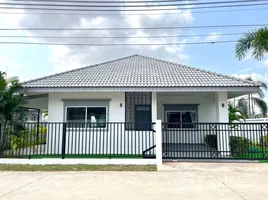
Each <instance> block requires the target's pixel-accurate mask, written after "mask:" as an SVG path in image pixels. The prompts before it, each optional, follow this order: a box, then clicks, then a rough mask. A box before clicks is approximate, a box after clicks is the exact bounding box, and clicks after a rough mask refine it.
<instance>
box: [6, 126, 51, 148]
mask: <svg viewBox="0 0 268 200" xmlns="http://www.w3.org/2000/svg"><path fill="white" fill-rule="evenodd" d="M46 134H47V128H46V127H43V126H40V127H39V132H38V134H37V131H36V128H34V129H33V130H29V129H24V130H20V131H19V132H18V133H17V134H11V135H9V136H8V139H9V141H10V145H11V150H15V149H20V148H25V147H33V146H35V145H38V144H46Z"/></svg>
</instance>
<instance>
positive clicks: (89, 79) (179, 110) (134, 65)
mask: <svg viewBox="0 0 268 200" xmlns="http://www.w3.org/2000/svg"><path fill="white" fill-rule="evenodd" d="M23 86H24V87H25V88H26V89H27V94H28V102H27V106H28V107H32V108H39V109H48V111H49V112H48V121H49V122H55V123H56V122H67V123H74V122H79V123H84V124H90V126H89V127H88V126H87V125H81V126H80V125H79V126H78V125H70V124H69V125H67V131H69V132H68V133H69V134H72V135H71V136H70V135H68V134H67V136H66V137H67V139H66V143H67V144H68V145H69V146H70V145H71V144H72V145H74V143H77V142H78V143H77V147H68V150H67V151H70V152H71V153H72V152H74V153H75V152H84V153H101V154H103V153H105V152H107V151H108V149H110V150H109V152H110V153H111V152H112V153H122V152H123V150H120V148H121V147H122V144H119V143H120V140H129V139H130V138H127V137H131V138H132V136H130V134H129V132H128V131H132V132H131V133H133V134H134V136H133V138H134V139H135V137H137V134H141V132H143V135H142V136H140V138H139V139H140V140H145V139H148V141H150V143H148V142H146V141H143V143H142V142H140V141H139V142H137V141H135V142H134V143H135V144H133V142H130V144H124V145H123V149H124V148H129V147H131V148H133V149H134V150H133V151H136V152H138V153H142V151H144V150H146V149H148V148H150V147H152V146H153V145H154V143H155V138H154V137H155V136H154V135H153V134H154V132H151V133H150V134H145V133H144V131H145V132H146V131H147V132H148V131H149V130H154V128H153V126H154V125H153V123H154V122H156V120H162V122H164V123H167V124H163V126H165V127H166V128H167V129H168V130H170V132H169V133H167V134H166V136H165V137H163V142H164V143H178V144H190V143H192V144H203V143H204V137H203V136H204V134H206V132H204V133H202V134H201V133H200V129H196V127H195V125H189V124H191V123H192V124H193V123H228V99H229V98H234V97H237V96H241V95H245V94H248V93H254V92H257V91H258V90H259V86H258V85H257V84H256V83H255V82H251V81H247V80H243V79H238V78H235V77H232V76H227V75H222V74H217V73H214V72H210V71H206V70H202V69H197V68H193V67H189V66H185V65H180V64H177V63H172V62H168V61H164V60H159V59H155V58H150V57H146V56H142V55H133V56H129V57H125V58H120V59H116V60H111V61H108V62H104V63H100V64H96V65H92V66H87V67H83V68H79V69H75V70H72V71H67V72H63V73H58V74H54V75H51V76H46V77H42V78H38V79H35V80H30V81H27V82H24V83H23ZM107 123H124V124H123V125H120V126H121V127H119V125H118V126H117V127H116V128H115V129H116V131H114V132H113V133H111V131H112V128H109V127H108V126H109V125H107ZM128 123H129V124H128ZM142 123H152V125H149V126H150V128H148V125H142ZM173 123H174V124H173ZM184 123H186V125H183V124H184ZM92 124H95V125H92ZM122 126H123V127H122ZM94 128H95V129H96V128H98V132H99V134H98V135H97V136H96V137H97V139H96V140H97V141H100V143H98V144H97V145H98V146H104V147H103V148H102V150H100V149H99V150H96V149H95V150H91V149H90V146H91V145H90V144H88V143H86V142H88V140H90V139H91V140H94V138H93V136H92V134H90V133H89V132H90V130H92V129H94ZM50 129H52V128H50ZM53 129H55V130H56V129H57V127H54V128H53ZM61 129H62V128H59V129H58V132H57V134H61V131H62V130H61ZM77 129H79V131H81V130H83V131H84V132H85V133H88V134H89V135H88V139H86V138H84V141H82V139H81V138H80V136H79V135H78V134H75V133H73V132H74V130H77ZM119 129H120V130H121V131H119ZM122 129H123V130H124V131H122ZM175 129H179V130H180V131H179V133H178V132H177V133H174V130H175ZM189 129H190V130H191V131H190V132H189ZM101 130H106V132H107V135H101V132H102V131H101ZM133 131H134V132H135V133H134V132H133ZM52 132H53V131H52ZM54 132H55V131H54ZM71 132H72V133H71ZM119 132H120V134H123V136H120V137H121V139H120V138H119V136H117V134H119ZM53 134H54V135H53V136H50V137H51V138H52V137H56V136H55V134H56V133H53ZM57 134H56V135H57ZM109 134H110V135H109ZM168 134H171V135H170V136H169V135H168ZM102 137H103V138H102ZM124 137H125V138H124ZM107 138H112V139H109V141H108V140H107ZM117 140H119V141H117ZM74 141H75V142H74ZM123 143H124V142H123ZM137 143H139V144H137ZM141 143H142V144H141ZM47 144H48V145H51V146H52V145H56V146H57V145H58V146H61V141H55V140H54V139H51V141H50V142H47ZM131 145H132V146H131ZM219 145H220V144H218V146H219ZM81 146H82V147H81ZM138 146H142V147H138ZM227 146H228V145H227ZM80 147H81V148H80ZM84 147H85V149H86V150H85V149H83V148H84ZM87 147H88V148H89V149H87ZM53 148H54V147H53ZM74 148H76V150H73V149H74ZM100 148H101V147H100ZM118 148H119V150H118ZM219 148H221V147H219ZM226 148H228V147H226ZM60 151H62V150H61V149H60V150H59V153H60Z"/></svg>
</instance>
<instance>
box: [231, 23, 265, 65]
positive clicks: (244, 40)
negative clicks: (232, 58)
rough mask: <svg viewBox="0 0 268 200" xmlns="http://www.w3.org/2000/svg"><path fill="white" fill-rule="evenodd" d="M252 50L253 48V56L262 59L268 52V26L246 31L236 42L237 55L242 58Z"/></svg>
mask: <svg viewBox="0 0 268 200" xmlns="http://www.w3.org/2000/svg"><path fill="white" fill-rule="evenodd" d="M250 50H252V57H253V58H255V59H257V60H262V59H263V57H264V55H265V54H267V53H268V28H266V27H265V28H260V29H258V30H254V31H251V32H248V33H245V34H244V35H243V36H242V37H241V38H240V39H239V40H238V42H237V44H236V47H235V52H236V57H237V58H238V59H239V60H242V59H243V58H245V56H246V54H247V53H248V51H250Z"/></svg>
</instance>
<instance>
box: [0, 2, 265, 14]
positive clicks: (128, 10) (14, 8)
mask: <svg viewBox="0 0 268 200" xmlns="http://www.w3.org/2000/svg"><path fill="white" fill-rule="evenodd" d="M264 5H268V3H259V4H253V3H252V4H237V5H218V6H202V7H191V8H188V7H182V8H181V7H180V8H179V7H176V8H156V9H153V8H147V9H125V10H122V9H121V10H116V9H65V8H47V7H44V8H40V7H39V8H32V7H0V9H11V10H18V9H19V10H21V9H24V10H42V11H43V10H50V11H81V12H114V11H117V12H118V11H120V12H122V11H125V12H133V11H171V10H193V9H194V10H196V9H209V8H233V7H249V6H264Z"/></svg>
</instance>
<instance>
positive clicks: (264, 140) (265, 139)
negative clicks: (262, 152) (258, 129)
mask: <svg viewBox="0 0 268 200" xmlns="http://www.w3.org/2000/svg"><path fill="white" fill-rule="evenodd" d="M260 145H263V146H264V147H268V134H267V135H265V136H263V137H261V138H260Z"/></svg>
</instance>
